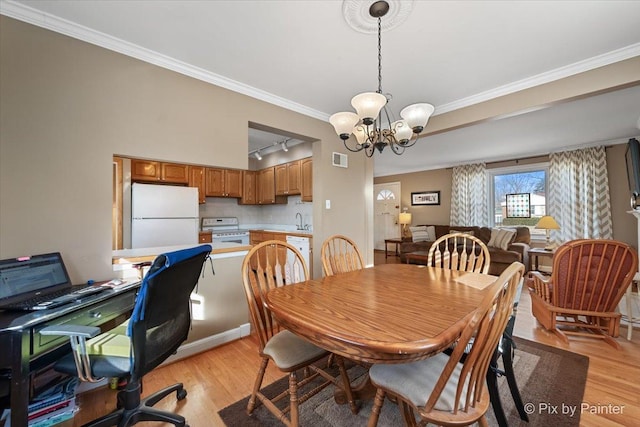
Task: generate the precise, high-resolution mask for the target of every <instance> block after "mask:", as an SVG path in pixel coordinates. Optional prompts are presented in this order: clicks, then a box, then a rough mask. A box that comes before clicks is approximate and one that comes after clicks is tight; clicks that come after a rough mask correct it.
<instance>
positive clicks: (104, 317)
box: [31, 292, 136, 358]
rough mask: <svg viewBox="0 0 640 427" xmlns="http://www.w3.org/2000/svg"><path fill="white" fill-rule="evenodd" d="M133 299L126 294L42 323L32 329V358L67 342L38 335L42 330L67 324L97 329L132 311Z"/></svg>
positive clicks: (59, 337)
mask: <svg viewBox="0 0 640 427" xmlns="http://www.w3.org/2000/svg"><path fill="white" fill-rule="evenodd" d="M135 297H136V293H135V292H127V293H126V294H124V295H119V296H117V297H115V298H111V299H109V300H107V301H104V302H102V303H98V304H96V305H94V306H91V307H86V308H84V309H81V310H78V311H77V312H73V313H70V314H67V315H66V316H64V317H60V318H58V319H55V320H52V321H51V322H47V323H43V324H42V325H38V326H36V327H34V328H33V337H32V343H33V347H32V350H31V356H32V358H33V357H34V356H37V355H38V354H40V353H42V352H45V351H47V350H49V349H51V348H54V347H56V346H59V345H62V344H65V343H66V342H68V338H67V337H63V336H55V335H40V331H41V330H42V329H43V328H45V327H47V326H51V325H67V324H69V325H70V324H73V325H83V326H98V327H99V326H100V325H103V324H104V323H106V322H108V321H110V320H112V319H115V318H116V317H118V316H119V315H121V314H124V313H127V312H129V311H131V310H132V309H133V305H134V302H135Z"/></svg>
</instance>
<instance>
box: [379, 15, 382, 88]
mask: <svg viewBox="0 0 640 427" xmlns="http://www.w3.org/2000/svg"><path fill="white" fill-rule="evenodd" d="M378 93H380V94H381V93H382V18H380V17H378Z"/></svg>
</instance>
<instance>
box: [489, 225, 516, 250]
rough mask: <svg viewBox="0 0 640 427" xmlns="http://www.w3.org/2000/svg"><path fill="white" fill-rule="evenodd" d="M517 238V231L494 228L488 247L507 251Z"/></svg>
mask: <svg viewBox="0 0 640 427" xmlns="http://www.w3.org/2000/svg"><path fill="white" fill-rule="evenodd" d="M515 238H516V231H515V230H512V229H508V228H493V229H491V238H490V239H489V243H487V246H489V247H492V248H499V249H502V250H503V251H506V250H507V249H508V248H509V245H510V244H511V243H512V242H513V240H514V239H515Z"/></svg>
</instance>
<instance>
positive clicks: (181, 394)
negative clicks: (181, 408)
mask: <svg viewBox="0 0 640 427" xmlns="http://www.w3.org/2000/svg"><path fill="white" fill-rule="evenodd" d="M176 396H177V397H178V400H182V399H184V398H185V397H187V390H185V389H180V390H178V391H177V392H176ZM187 427H188V426H187Z"/></svg>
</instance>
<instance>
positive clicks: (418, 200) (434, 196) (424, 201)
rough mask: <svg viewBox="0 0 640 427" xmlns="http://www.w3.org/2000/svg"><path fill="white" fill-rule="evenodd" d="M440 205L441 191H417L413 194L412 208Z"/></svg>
mask: <svg viewBox="0 0 640 427" xmlns="http://www.w3.org/2000/svg"><path fill="white" fill-rule="evenodd" d="M439 204H440V192H439V191H417V192H415V193H411V205H412V206H416V205H417V206H424V205H431V206H433V205H439Z"/></svg>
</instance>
